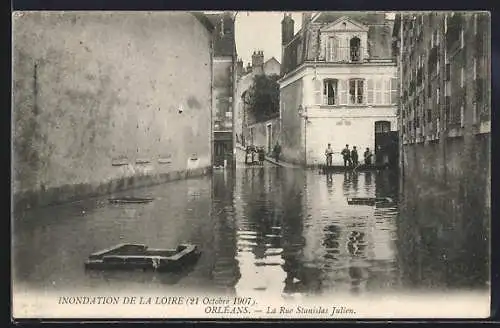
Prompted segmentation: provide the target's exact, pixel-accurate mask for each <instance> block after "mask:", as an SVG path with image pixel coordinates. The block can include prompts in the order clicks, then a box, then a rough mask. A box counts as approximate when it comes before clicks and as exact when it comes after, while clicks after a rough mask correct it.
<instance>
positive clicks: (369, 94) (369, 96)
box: [366, 79, 374, 105]
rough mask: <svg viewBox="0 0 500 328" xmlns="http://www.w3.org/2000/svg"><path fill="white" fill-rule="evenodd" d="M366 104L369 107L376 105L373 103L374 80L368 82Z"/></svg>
mask: <svg viewBox="0 0 500 328" xmlns="http://www.w3.org/2000/svg"><path fill="white" fill-rule="evenodd" d="M366 103H367V104H368V105H371V104H373V103H374V101H373V80H372V79H367V80H366Z"/></svg>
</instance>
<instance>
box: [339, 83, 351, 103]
mask: <svg viewBox="0 0 500 328" xmlns="http://www.w3.org/2000/svg"><path fill="white" fill-rule="evenodd" d="M339 82H340V85H339V104H340V105H347V92H348V90H349V80H340V81H339Z"/></svg>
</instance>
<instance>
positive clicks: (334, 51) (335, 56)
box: [331, 38, 340, 61]
mask: <svg viewBox="0 0 500 328" xmlns="http://www.w3.org/2000/svg"><path fill="white" fill-rule="evenodd" d="M339 50H340V48H339V40H338V39H337V38H333V39H332V58H331V60H332V61H338V58H339Z"/></svg>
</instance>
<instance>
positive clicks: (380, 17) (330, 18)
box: [313, 11, 385, 25]
mask: <svg viewBox="0 0 500 328" xmlns="http://www.w3.org/2000/svg"><path fill="white" fill-rule="evenodd" d="M344 16H348V17H349V18H351V19H353V20H355V21H358V22H360V23H363V24H368V25H371V24H384V21H385V13H383V12H368V13H367V12H359V11H344V12H341V11H334V12H328V11H327V12H323V13H320V14H319V15H317V16H316V17H315V18H314V19H313V23H331V22H334V21H336V20H338V19H340V18H342V17H344Z"/></svg>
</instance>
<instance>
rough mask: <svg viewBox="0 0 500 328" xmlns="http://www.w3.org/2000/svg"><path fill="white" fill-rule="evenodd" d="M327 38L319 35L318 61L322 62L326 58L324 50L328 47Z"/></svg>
mask: <svg viewBox="0 0 500 328" xmlns="http://www.w3.org/2000/svg"><path fill="white" fill-rule="evenodd" d="M327 40H328V38H327V37H326V35H324V34H323V35H320V52H319V60H324V59H325V58H326V48H327V46H328V42H327Z"/></svg>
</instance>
